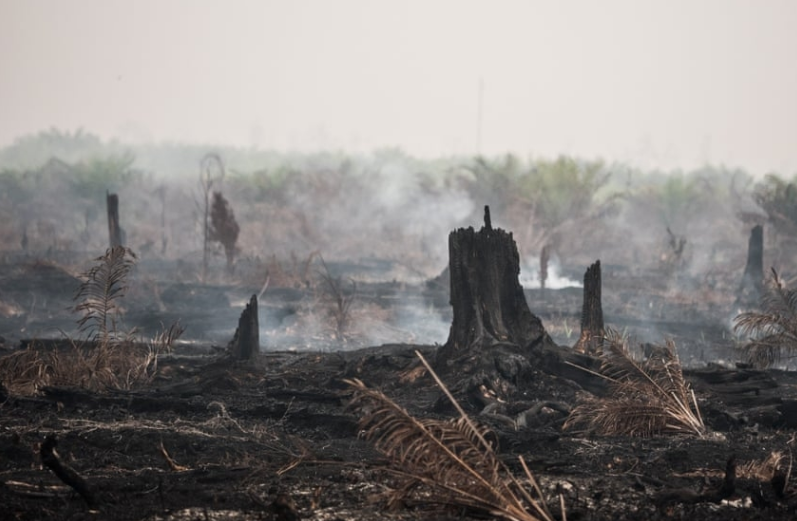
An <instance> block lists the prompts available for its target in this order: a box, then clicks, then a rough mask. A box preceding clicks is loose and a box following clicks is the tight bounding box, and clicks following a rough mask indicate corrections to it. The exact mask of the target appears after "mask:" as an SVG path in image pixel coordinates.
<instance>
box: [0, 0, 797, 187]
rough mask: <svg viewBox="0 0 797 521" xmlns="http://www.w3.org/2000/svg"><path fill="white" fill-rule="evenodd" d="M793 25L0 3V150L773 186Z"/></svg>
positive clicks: (666, 13) (725, 3) (566, 10)
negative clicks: (536, 164) (343, 158)
mask: <svg viewBox="0 0 797 521" xmlns="http://www.w3.org/2000/svg"><path fill="white" fill-rule="evenodd" d="M795 27H797V3H795V2H792V1H785V0H784V1H767V2H760V1H733V0H713V1H699V2H695V1H689V0H667V1H655V2H653V1H644V2H640V1H636V0H629V1H615V0H612V1H600V2H595V1H590V0H583V1H567V2H537V1H523V2H521V1H518V2H511V1H503V2H475V1H463V0H456V1H413V0H402V1H390V2H388V1H371V0H362V1H354V0H345V1H343V0H335V1H290V2H270V1H254V0H253V1H235V2H222V1H209V0H172V1H155V0H139V1H136V2H129V1H118V0H110V1H109V0H96V1H80V0H78V1H70V2H60V1H39V0H34V1H28V0H19V1H16V0H0V63H1V64H2V67H0V76H1V77H0V115H2V117H0V146H2V145H7V144H9V143H11V142H13V140H14V139H15V138H17V137H20V136H22V135H24V134H28V133H34V132H37V131H39V130H42V129H45V128H49V127H53V126H54V127H58V128H61V129H65V130H70V129H76V128H81V127H82V128H84V129H85V130H87V131H90V132H93V133H97V134H99V135H101V136H103V137H105V138H120V139H122V140H128V141H134V142H141V141H161V140H169V141H181V142H202V143H218V144H230V145H239V146H256V147H262V148H274V149H279V150H285V149H289V150H300V151H310V150H318V149H341V150H344V151H358V152H360V151H368V150H371V149H374V148H379V147H386V146H397V147H401V148H403V149H404V150H406V151H407V152H409V153H411V154H416V155H421V156H439V155H451V154H473V153H476V152H482V153H486V154H496V153H503V152H507V151H511V152H515V153H517V154H520V155H522V156H526V155H533V156H546V157H550V156H555V155H558V154H560V153H567V154H572V155H577V156H582V157H587V158H597V157H602V158H605V159H607V160H619V161H626V162H630V163H633V164H635V165H638V166H641V167H645V168H677V167H681V168H693V167H697V166H701V165H703V164H705V163H714V164H726V165H729V166H739V167H742V168H746V169H748V170H749V171H750V172H751V173H754V174H761V173H764V172H766V171H770V170H775V171H778V172H781V173H784V174H789V175H790V174H793V173H795V170H797V146H795V144H796V143H797V96H795V93H797V31H795V30H794V28H795ZM480 84H481V85H482V86H483V89H480ZM480 90H481V92H482V95H481V106H482V110H481V118H480V117H479V106H480V101H479V100H480ZM480 120H481V129H479V121H480ZM479 136H480V137H479Z"/></svg>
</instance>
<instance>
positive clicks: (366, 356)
mask: <svg viewBox="0 0 797 521" xmlns="http://www.w3.org/2000/svg"><path fill="white" fill-rule="evenodd" d="M416 349H417V350H419V351H420V352H422V353H425V354H426V355H427V356H433V351H434V348H433V347H428V346H427V347H418V346H405V345H394V346H383V347H380V348H371V349H367V350H361V351H354V352H348V353H327V354H317V353H302V354H291V353H270V354H263V355H261V356H260V358H259V359H258V360H257V363H256V364H250V365H236V364H233V363H230V362H227V361H224V360H222V359H220V358H218V357H214V356H212V355H205V356H179V355H172V356H171V357H165V358H163V359H162V361H161V362H162V365H161V368H162V376H161V377H160V378H158V379H157V380H156V381H154V382H152V384H151V385H150V386H148V387H147V388H144V389H140V390H137V391H131V392H119V391H108V392H103V393H91V392H86V391H81V390H78V389H64V388H50V389H44V390H43V392H42V393H40V396H36V397H20V396H14V395H11V396H9V397H7V398H6V400H5V402H4V403H3V404H2V405H1V406H0V505H1V506H0V518H2V519H18V520H42V519H45V520H47V519H52V520H56V519H58V520H65V519H69V520H72V519H119V520H177V519H186V520H189V519H190V520H194V519H280V520H288V519H317V520H343V519H351V520H365V519H382V518H384V519H470V518H472V514H471V513H468V512H466V511H462V510H459V509H446V508H444V507H443V508H441V507H439V506H437V507H435V508H432V506H431V505H424V504H413V505H406V506H405V507H404V508H400V509H397V510H390V511H388V510H386V507H385V505H386V503H385V501H386V498H387V495H388V492H389V489H390V487H391V485H392V484H394V483H395V481H394V478H393V477H392V474H391V473H390V472H389V471H388V469H389V467H390V464H389V462H388V461H387V460H386V459H385V457H383V456H382V455H380V454H379V453H378V452H376V451H375V450H374V449H373V448H372V447H371V446H370V445H369V444H368V443H367V442H365V441H364V440H362V439H361V438H360V437H359V436H358V426H357V421H358V418H357V417H356V416H355V415H354V414H353V413H352V411H350V410H348V409H347V402H348V400H349V398H350V396H351V391H350V390H349V389H348V387H347V386H346V385H345V384H344V383H343V379H344V378H359V379H362V380H363V381H364V382H365V383H366V384H368V385H369V386H373V387H377V388H379V389H381V390H382V391H384V393H385V394H387V395H388V396H390V397H392V398H394V399H395V400H396V401H397V402H399V403H400V404H401V405H403V406H404V407H406V408H407V409H408V410H409V412H410V413H412V414H414V415H416V416H418V417H424V418H425V417H448V416H452V415H453V413H452V412H451V410H450V408H446V407H440V406H439V404H440V402H441V400H443V401H444V399H443V398H442V394H441V392H440V390H439V389H438V388H437V386H436V385H435V384H434V382H433V381H432V379H431V377H430V376H429V375H428V374H426V372H425V370H423V368H422V366H421V365H420V363H419V359H418V357H417V355H416V354H415V351H416ZM722 374H725V375H726V376H724V377H720V379H722V378H724V379H725V380H728V377H727V373H722ZM761 378H763V379H761ZM690 380H692V381H693V382H694V385H695V387H696V388H697V389H699V398H700V401H701V405H702V407H703V409H704V410H705V411H710V417H709V418H707V421H708V422H709V423H710V424H713V428H712V433H711V434H710V435H709V436H707V437H706V438H703V439H699V438H695V437H686V436H684V437H653V438H626V437H618V438H605V437H592V436H585V435H581V434H578V433H572V432H565V431H563V430H562V428H561V426H562V423H563V420H564V418H565V416H566V411H567V408H568V407H569V406H570V405H572V404H573V403H575V400H576V397H577V395H578V393H580V392H582V391H580V389H579V386H578V385H577V384H576V383H574V382H571V381H568V380H563V379H558V378H555V377H552V376H549V375H545V374H541V373H536V372H535V373H534V374H533V377H532V378H530V379H529V380H528V381H527V382H526V383H523V384H519V385H518V386H517V393H516V394H515V395H514V399H513V403H507V404H504V405H503V406H501V407H494V408H491V410H490V412H489V413H488V414H480V410H478V409H477V408H476V407H475V406H473V405H472V404H470V402H469V401H468V400H467V397H461V398H462V401H463V405H464V406H465V407H466V409H468V412H469V413H470V414H471V415H472V417H473V418H474V419H475V420H477V421H479V422H482V423H485V424H487V425H489V426H490V427H491V428H492V429H493V431H494V432H495V433H496V435H497V438H498V440H499V446H500V449H499V450H500V454H501V455H502V457H503V458H504V460H505V461H506V462H507V464H508V465H509V467H510V468H512V469H513V470H514V471H515V472H516V473H517V475H518V476H521V475H522V471H521V469H520V465H519V463H518V458H517V457H518V456H520V455H522V456H523V457H524V458H525V460H526V461H527V462H528V465H529V467H530V469H531V471H532V472H533V473H534V475H535V477H536V478H537V480H538V481H539V483H540V486H541V487H542V489H543V491H544V493H545V494H546V497H547V499H548V501H549V502H550V505H551V510H552V511H553V512H554V515H555V516H557V517H559V507H558V503H559V495H561V496H562V498H563V500H564V505H565V510H566V514H567V519H569V520H578V519H613V520H617V519H634V520H648V519H717V520H720V519H721V520H723V521H729V520H736V519H739V520H741V519H745V520H748V519H762V520H768V519H772V520H775V519H778V520H780V519H793V518H794V516H795V515H797V514H796V513H795V508H797V499H795V496H794V495H793V492H792V489H793V486H794V480H793V479H792V476H791V473H790V468H791V467H790V464H791V459H790V458H791V448H792V445H790V443H792V442H793V432H792V431H791V429H790V428H789V427H787V426H786V425H788V423H789V419H788V418H787V416H789V415H790V414H791V413H790V410H789V409H788V407H786V408H784V406H783V404H784V403H792V402H791V401H790V400H791V399H794V398H797V392H795V383H797V378H795V376H794V375H792V374H790V373H777V372H772V373H766V374H765V376H764V377H761V376H760V375H759V381H760V382H763V381H766V382H769V384H767V385H764V384H762V383H759V384H754V385H753V386H752V387H751V389H750V390H749V392H747V393H745V392H742V393H741V395H740V394H733V393H730V394H729V393H726V394H723V393H722V392H721V390H722V385H719V386H718V385H716V382H715V380H717V378H715V377H712V376H706V375H705V374H701V375H695V374H693V375H691V376H690ZM748 380H750V378H748ZM752 380H753V381H755V379H754V378H753V379H752ZM773 383H774V386H773ZM728 385H730V384H728ZM746 395H750V396H757V397H758V398H749V397H748V398H747V399H748V401H749V403H757V404H759V405H760V404H767V403H769V405H761V406H760V409H761V411H760V412H761V414H762V415H763V416H760V417H759V416H755V414H756V413H755V411H754V407H751V406H750V405H749V403H748V404H747V405H740V404H741V403H743V402H744V396H746ZM767 397H770V398H771V399H770V398H767ZM750 400H752V401H750ZM540 404H546V405H544V406H542V407H540V406H539V405H540ZM765 409H766V410H768V411H770V417H767V416H766V415H764V413H763V412H762V411H764V410H765ZM435 410H437V411H440V412H434V411H435ZM778 415H780V416H778ZM47 436H55V437H56V439H57V440H58V446H57V452H58V454H59V456H60V460H61V462H62V463H63V464H65V465H67V466H69V467H71V468H72V469H74V471H76V472H77V473H78V474H79V475H80V476H81V477H82V478H84V479H85V480H86V482H87V483H88V485H89V487H90V490H91V491H92V494H93V496H94V498H95V499H96V501H95V504H94V505H92V506H89V505H88V504H87V502H86V501H85V500H84V499H83V498H82V497H81V496H80V495H78V494H77V493H76V492H75V491H74V490H73V489H71V488H70V487H68V486H67V485H65V484H64V482H63V481H61V480H60V479H59V478H58V477H56V475H55V474H54V473H53V472H52V471H51V470H49V469H48V468H46V467H45V466H43V464H42V460H41V457H40V448H41V443H42V442H43V440H44V439H45V438H46V437H47ZM773 453H779V454H780V455H781V456H782V460H781V466H780V468H781V474H783V473H784V472H786V474H785V475H781V477H780V478H776V479H775V483H774V485H773V483H772V482H771V475H768V474H766V468H765V465H764V462H765V461H766V460H767V458H770V457H771V456H772V455H773ZM730 458H734V459H735V462H736V464H737V479H736V482H735V487H734V490H733V491H732V492H731V493H730V494H729V495H728V496H729V497H727V499H720V498H719V497H718V496H716V495H715V492H716V491H718V490H719V489H720V487H721V484H722V482H723V479H724V475H725V468H726V463H727V461H728V460H729V459H730ZM755 469H758V470H757V472H758V475H757V474H756V472H754V471H753V470H755ZM778 479H780V481H778ZM784 490H785V493H784Z"/></svg>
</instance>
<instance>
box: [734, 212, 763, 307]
mask: <svg viewBox="0 0 797 521" xmlns="http://www.w3.org/2000/svg"><path fill="white" fill-rule="evenodd" d="M763 293H764V227H763V226H761V225H760V224H759V225H757V226H755V227H753V229H752V230H750V240H749V241H748V243H747V265H745V267H744V275H742V283H741V284H740V285H739V291H738V292H737V297H736V302H737V303H739V302H742V301H755V302H758V299H759V298H760V297H761V295H762V294H763Z"/></svg>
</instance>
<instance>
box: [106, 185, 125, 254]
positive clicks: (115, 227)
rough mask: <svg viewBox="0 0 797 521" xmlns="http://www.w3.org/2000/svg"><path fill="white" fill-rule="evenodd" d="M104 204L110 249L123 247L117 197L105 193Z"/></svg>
mask: <svg viewBox="0 0 797 521" xmlns="http://www.w3.org/2000/svg"><path fill="white" fill-rule="evenodd" d="M105 203H106V206H107V207H108V235H109V237H110V241H111V248H115V247H117V246H124V237H123V232H122V227H121V226H119V196H118V195H116V194H112V193H109V192H106V193H105Z"/></svg>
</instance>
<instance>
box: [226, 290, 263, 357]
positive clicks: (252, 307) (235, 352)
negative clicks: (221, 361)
mask: <svg viewBox="0 0 797 521" xmlns="http://www.w3.org/2000/svg"><path fill="white" fill-rule="evenodd" d="M228 349H229V352H230V354H231V355H232V357H233V358H234V359H236V360H251V359H252V358H254V356H255V354H257V353H258V352H259V351H260V325H259V321H258V318H257V295H252V298H250V299H249V303H248V304H247V305H246V308H245V309H244V310H243V311H242V312H241V318H239V319H238V328H237V329H236V330H235V335H234V336H233V337H232V341H231V342H230V345H229V348H228Z"/></svg>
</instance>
